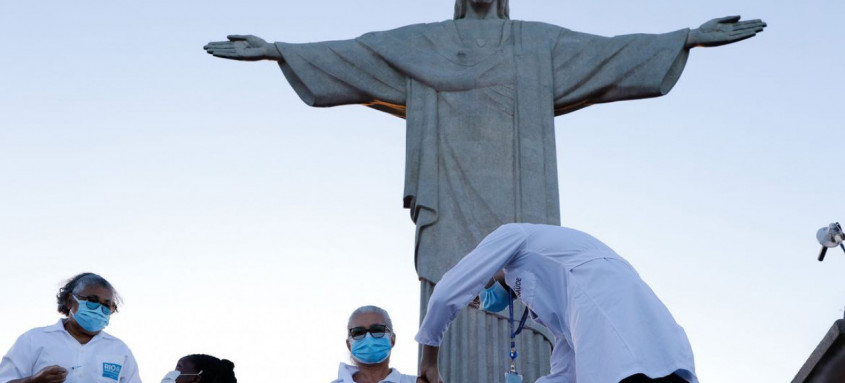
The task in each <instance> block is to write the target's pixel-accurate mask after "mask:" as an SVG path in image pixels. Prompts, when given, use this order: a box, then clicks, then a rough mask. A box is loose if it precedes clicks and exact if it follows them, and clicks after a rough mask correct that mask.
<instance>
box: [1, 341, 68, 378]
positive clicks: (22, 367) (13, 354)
mask: <svg viewBox="0 0 845 383" xmlns="http://www.w3.org/2000/svg"><path fill="white" fill-rule="evenodd" d="M28 334H29V333H25V334H23V335H21V336H20V337H19V338H18V339H17V340H16V341H15V344H14V345H12V348H11V349H9V352H7V353H6V355H5V356H4V357H3V360H2V361H0V382H2V383H61V382H64V381H65V378H66V377H67V369H65V368H64V367H61V366H58V365H52V366H47V367H44V368H42V369H41V370H40V371H38V372H36V373H35V374H33V373H32V368H33V367H34V366H35V364H36V362H37V361H36V360H35V359H34V358H36V357H37V356H38V355H39V354H42V352H41V350H35V349H34V348H33V345H32V338H31V337H30V336H29V335H28Z"/></svg>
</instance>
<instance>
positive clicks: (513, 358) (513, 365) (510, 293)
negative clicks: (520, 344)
mask: <svg viewBox="0 0 845 383" xmlns="http://www.w3.org/2000/svg"><path fill="white" fill-rule="evenodd" d="M508 298H509V302H508V314H510V315H509V317H508V323H509V324H510V328H511V351H510V352H509V353H508V356H510V357H511V372H513V373H516V357H517V356H519V353H517V352H516V341H515V338H516V336H517V335H519V333H521V332H522V329H523V328H524V327H525V320H526V319H528V307H526V308H525V312H523V313H522V319H520V320H519V326H518V327H517V328H516V331H514V330H513V290H511V289H508Z"/></svg>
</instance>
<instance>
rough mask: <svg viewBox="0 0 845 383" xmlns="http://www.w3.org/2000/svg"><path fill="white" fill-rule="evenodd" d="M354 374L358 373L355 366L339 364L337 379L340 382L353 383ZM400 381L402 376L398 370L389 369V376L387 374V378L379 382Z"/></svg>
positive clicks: (396, 382)
mask: <svg viewBox="0 0 845 383" xmlns="http://www.w3.org/2000/svg"><path fill="white" fill-rule="evenodd" d="M356 372H358V367H357V366H351V365H348V364H346V363H343V362H340V366H339V367H338V369H337V377H338V379H340V380H341V381H342V382H354V380H352V375H355V373H356ZM401 380H402V374H401V373H400V372H399V370H397V369H395V368H391V369H390V374H388V375H387V377H385V378H384V379H382V380H380V381H379V382H384V383H401Z"/></svg>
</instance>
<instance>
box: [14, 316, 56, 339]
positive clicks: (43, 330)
mask: <svg viewBox="0 0 845 383" xmlns="http://www.w3.org/2000/svg"><path fill="white" fill-rule="evenodd" d="M61 331H64V326H62V321H61V320H59V321H58V322H56V323H53V324H51V325H48V326H41V327H35V328H32V329H29V330H27V331H26V332H24V333H23V334H21V337H22V338H23V337H34V336H42V335H43V334H48V333H52V332H61Z"/></svg>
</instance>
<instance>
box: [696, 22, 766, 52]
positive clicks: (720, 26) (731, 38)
mask: <svg viewBox="0 0 845 383" xmlns="http://www.w3.org/2000/svg"><path fill="white" fill-rule="evenodd" d="M739 19H740V17H739V16H727V17H720V18H717V19H713V20H710V21H708V22H706V23H704V24H702V25H701V27H699V28H698V29H693V30H691V31H690V32H689V36H687V42H686V45H685V47H686V48H687V49H690V48H695V47H717V46H720V45H726V44H731V43H735V42H737V41H742V40H745V39H749V38H752V37H754V36H756V35H757V33H760V32H762V31H763V29H764V28H766V23H764V22H763V21H762V20H760V19H756V20H748V21H739Z"/></svg>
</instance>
